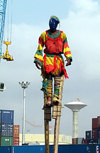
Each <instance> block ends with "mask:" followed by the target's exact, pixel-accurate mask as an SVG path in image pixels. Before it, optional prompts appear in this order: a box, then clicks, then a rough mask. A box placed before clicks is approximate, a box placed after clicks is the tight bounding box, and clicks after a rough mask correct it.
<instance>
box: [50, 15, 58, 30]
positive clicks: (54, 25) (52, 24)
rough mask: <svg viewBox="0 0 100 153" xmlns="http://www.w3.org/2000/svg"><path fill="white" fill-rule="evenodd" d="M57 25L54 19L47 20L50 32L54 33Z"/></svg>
mask: <svg viewBox="0 0 100 153" xmlns="http://www.w3.org/2000/svg"><path fill="white" fill-rule="evenodd" d="M57 25H58V22H57V21H56V20H55V19H53V18H51V19H50V20H49V27H50V30H51V31H52V32H54V31H56V28H57Z"/></svg>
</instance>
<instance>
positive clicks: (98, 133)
mask: <svg viewBox="0 0 100 153" xmlns="http://www.w3.org/2000/svg"><path fill="white" fill-rule="evenodd" d="M97 138H100V128H97Z"/></svg>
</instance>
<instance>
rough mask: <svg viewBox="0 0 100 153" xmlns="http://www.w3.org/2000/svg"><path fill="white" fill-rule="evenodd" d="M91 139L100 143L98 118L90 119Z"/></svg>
mask: <svg viewBox="0 0 100 153" xmlns="http://www.w3.org/2000/svg"><path fill="white" fill-rule="evenodd" d="M92 137H93V138H94V139H97V140H98V143H100V116H97V118H92Z"/></svg>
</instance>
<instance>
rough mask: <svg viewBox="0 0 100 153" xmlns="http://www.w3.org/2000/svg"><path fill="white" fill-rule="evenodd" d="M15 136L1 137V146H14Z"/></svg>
mask: <svg viewBox="0 0 100 153" xmlns="http://www.w3.org/2000/svg"><path fill="white" fill-rule="evenodd" d="M12 145H13V137H0V146H12Z"/></svg>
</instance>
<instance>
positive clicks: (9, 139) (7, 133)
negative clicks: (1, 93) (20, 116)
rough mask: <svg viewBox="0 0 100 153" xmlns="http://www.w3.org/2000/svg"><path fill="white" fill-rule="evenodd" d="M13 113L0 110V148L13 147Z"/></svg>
mask: <svg viewBox="0 0 100 153" xmlns="http://www.w3.org/2000/svg"><path fill="white" fill-rule="evenodd" d="M13 124H14V111H13V110H0V146H12V145H13Z"/></svg>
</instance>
